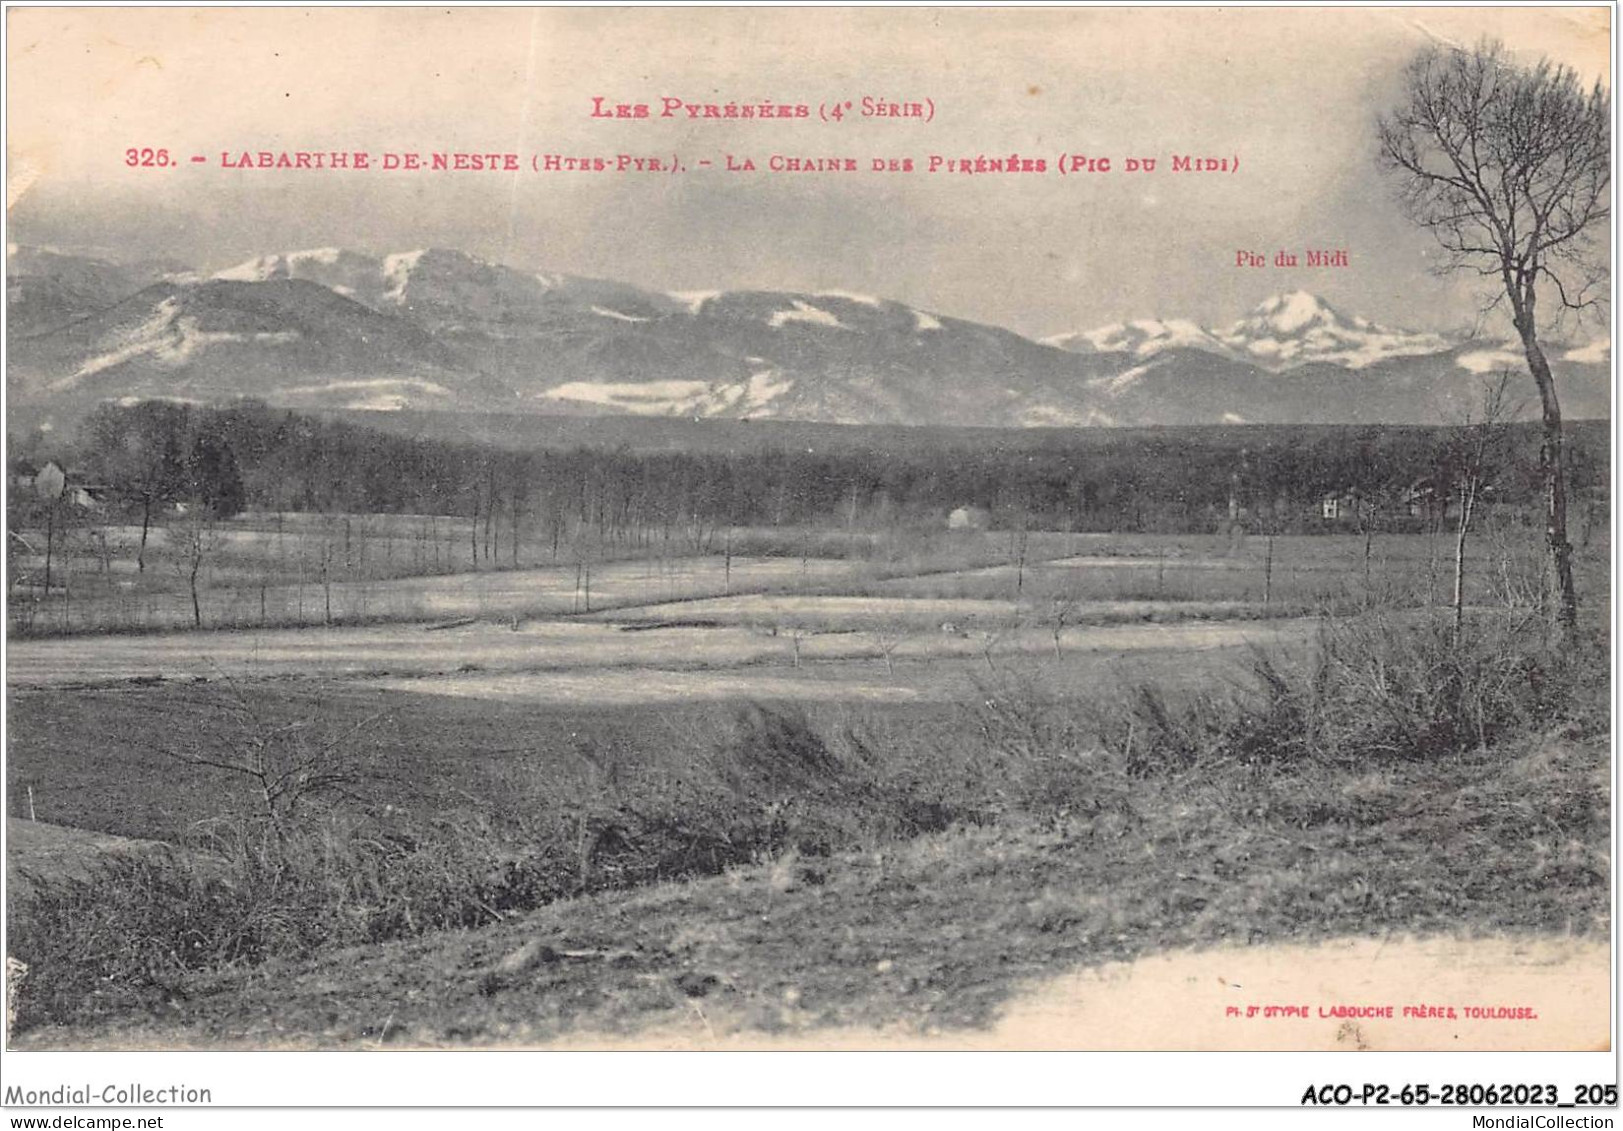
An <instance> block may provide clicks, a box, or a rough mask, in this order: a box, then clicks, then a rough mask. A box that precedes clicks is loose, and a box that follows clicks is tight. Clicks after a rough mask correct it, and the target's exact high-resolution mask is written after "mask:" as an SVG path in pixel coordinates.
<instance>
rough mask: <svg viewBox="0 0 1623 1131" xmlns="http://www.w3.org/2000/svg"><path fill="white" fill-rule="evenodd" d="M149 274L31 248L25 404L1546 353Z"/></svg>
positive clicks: (263, 264)
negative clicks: (159, 278) (1022, 331)
mask: <svg viewBox="0 0 1623 1131" xmlns="http://www.w3.org/2000/svg"><path fill="white" fill-rule="evenodd" d="M148 277H149V276H148V275H145V274H142V273H140V272H134V273H132V272H131V270H130V269H126V268H119V267H114V266H113V265H111V264H106V263H102V262H101V261H98V260H94V259H91V258H87V257H72V256H64V255H62V254H60V253H46V252H38V251H35V252H29V251H26V250H25V249H12V254H11V262H10V272H9V274H8V287H7V300H8V312H9V314H10V319H9V327H10V330H9V342H8V344H9V347H10V361H11V367H10V369H9V371H8V382H7V387H8V390H9V391H10V393H11V395H12V396H13V398H14V402H15V403H25V402H28V403H33V404H35V405H45V406H49V407H51V408H53V409H54V408H60V409H61V410H62V412H63V413H64V414H65V415H64V418H63V420H64V422H66V421H67V419H68V418H69V417H70V416H71V414H72V413H74V412H81V411H84V410H86V409H87V408H88V407H89V406H91V405H93V404H95V403H97V402H98V401H102V400H115V401H119V400H128V399H129V398H131V397H137V398H139V397H165V398H169V399H183V400H189V401H197V402H200V403H208V402H211V401H213V402H218V401H226V400H232V399H236V398H239V397H244V396H247V397H256V398H259V399H263V400H266V401H269V402H270V403H274V404H281V405H286V406H288V407H368V408H427V409H433V410H437V411H483V412H488V411H497V412H554V413H592V414H602V413H631V414H640V415H648V414H658V415H682V416H697V417H704V416H719V417H734V418H737V417H764V418H778V419H790V420H810V421H825V422H842V423H885V424H945V425H990V426H1001V427H1030V426H1085V425H1104V424H1166V425H1173V424H1203V423H1218V422H1222V421H1225V420H1230V421H1232V420H1244V421H1248V422H1253V423H1292V422H1294V423H1360V424H1363V423H1372V424H1380V423H1420V422H1430V423H1446V422H1449V421H1455V420H1459V419H1463V418H1464V414H1465V413H1466V412H1467V410H1468V409H1469V407H1470V406H1471V405H1472V404H1473V403H1476V401H1475V399H1476V398H1479V397H1480V376H1481V374H1483V373H1487V372H1491V371H1492V370H1494V369H1496V368H1499V367H1500V366H1503V365H1512V366H1515V367H1517V368H1518V369H1520V368H1521V367H1523V366H1524V365H1525V361H1524V360H1523V359H1521V357H1520V350H1519V346H1517V345H1515V344H1502V343H1499V342H1497V341H1493V340H1487V341H1456V340H1451V339H1449V338H1446V337H1444V336H1443V335H1440V334H1425V333H1415V332H1411V331H1402V330H1391V329H1387V328H1384V327H1380V326H1377V325H1375V324H1373V323H1371V322H1369V321H1368V320H1366V319H1362V318H1357V317H1349V316H1346V315H1343V314H1341V313H1340V312H1338V311H1336V310H1335V309H1334V308H1332V307H1330V306H1329V305H1328V304H1327V303H1324V302H1323V301H1322V300H1320V299H1318V298H1315V297H1314V296H1312V295H1309V294H1306V293H1304V292H1295V293H1292V294H1285V295H1280V296H1276V297H1275V298H1273V299H1270V300H1268V301H1267V302H1265V303H1263V304H1261V305H1260V306H1259V307H1257V308H1256V309H1255V310H1254V311H1252V312H1251V313H1250V314H1249V315H1248V316H1247V317H1245V318H1243V319H1240V320H1239V321H1237V322H1235V323H1233V324H1232V325H1230V326H1228V327H1226V328H1224V329H1222V330H1212V329H1209V328H1207V327H1204V326H1201V325H1200V324H1198V323H1196V322H1193V321H1191V320H1188V319H1182V318H1162V319H1140V320H1136V321H1124V322H1120V323H1116V324H1113V325H1110V326H1105V327H1101V328H1099V329H1097V330H1091V331H1084V332H1080V333H1073V334H1065V335H1060V336H1058V337H1055V338H1052V339H1049V340H1048V341H1046V342H1037V341H1033V340H1031V339H1029V338H1026V337H1023V336H1021V335H1019V334H1016V333H1013V332H1011V331H1009V330H1005V329H1001V328H999V327H996V326H990V325H985V324H980V323H975V322H969V321H965V320H963V319H958V318H951V317H948V316H945V315H939V314H935V313H930V312H926V311H923V310H919V309H916V308H914V307H912V306H909V305H907V304H904V303H900V302H895V301H892V300H889V299H885V298H881V297H877V296H873V295H869V294H864V293H857V292H849V291H840V290H832V289H824V290H818V291H811V290H808V291H802V292H782V291H760V290H731V291H729V290H713V291H702V292H683V293H680V294H668V293H664V292H659V291H650V290H643V289H641V288H638V287H635V286H631V285H628V284H624V283H618V282H614V281H610V280H601V279H590V278H584V277H579V276H571V275H560V274H551V273H543V272H537V271H533V270H521V269H519V268H516V267H511V266H507V265H504V264H499V263H492V262H489V261H486V260H483V259H480V258H479V257H477V256H473V255H469V254H467V253H464V252H461V251H456V250H451V249H444V248H425V249H421V250H413V251H398V252H393V253H390V254H388V255H373V254H369V253H364V252H356V251H351V250H347V249H344V248H339V247H316V248H310V249H306V250H302V251H283V252H277V253H273V254H267V255H262V256H257V257H255V258H253V259H250V260H248V261H246V262H244V263H241V264H238V265H236V266H235V267H231V268H228V269H227V270H225V271H222V272H219V274H218V276H217V277H215V278H213V279H207V280H204V279H198V278H197V277H195V276H179V277H175V276H171V277H170V278H169V280H168V281H166V282H163V283H160V284H158V285H156V286H146V287H145V289H140V287H141V286H142V285H145V284H143V283H142V282H141V280H142V279H145V278H148ZM131 287H135V288H136V289H135V290H130V288H131ZM30 311H34V312H38V313H39V315H40V317H39V319H37V320H35V321H32V322H30V321H29V320H28V319H27V318H26V317H22V316H23V315H27V314H29V313H30ZM24 327H27V328H28V329H29V330H30V331H37V332H24ZM41 327H43V329H40V328H41ZM1547 349H1548V352H1549V354H1550V357H1551V359H1552V361H1555V362H1556V370H1557V381H1558V385H1559V386H1560V387H1561V390H1562V398H1563V405H1564V406H1565V407H1567V408H1568V412H1569V415H1571V416H1573V417H1574V418H1578V417H1583V416H1595V415H1605V414H1606V412H1607V411H1609V406H1610V379H1611V378H1610V369H1609V361H1610V347H1609V344H1608V343H1607V342H1605V341H1604V340H1603V341H1599V342H1590V343H1588V344H1584V345H1577V346H1573V345H1568V344H1562V343H1559V342H1555V341H1551V342H1550V343H1549V344H1548V346H1547ZM1569 398H1570V399H1569Z"/></svg>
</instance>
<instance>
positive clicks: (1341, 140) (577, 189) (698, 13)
mask: <svg viewBox="0 0 1623 1131" xmlns="http://www.w3.org/2000/svg"><path fill="white" fill-rule="evenodd" d="M7 15H8V28H7V31H8V42H7V60H8V76H7V98H8V106H7V156H8V165H7V202H8V208H7V219H8V223H7V238H8V240H9V241H11V242H17V243H28V244H41V245H47V246H53V247H58V248H61V249H63V250H70V251H86V252H90V253H93V254H99V255H103V256H106V257H108V258H114V259H124V260H127V259H137V258H152V257H158V258H165V259H173V260H178V261H180V262H183V263H186V264H188V265H192V266H196V267H199V268H202V269H206V270H216V269H221V268H224V267H227V266H230V265H232V264H234V263H237V262H240V261H242V260H244V259H247V258H250V257H252V256H255V255H259V254H263V253H267V252H276V251H284V250H293V249H299V248H307V247H323V246H342V247H349V248H355V249H358V250H365V251H372V252H378V253H385V252H393V251H403V250H410V249H414V248H420V247H426V246H449V247H455V248H460V249H462V250H465V251H468V252H471V253H474V254H477V255H481V256H485V257H487V258H491V259H495V260H499V261H501V262H505V263H508V264H511V265H513V266H517V267H521V268H525V269H534V270H538V271H547V272H564V273H570V274H578V275H587V276H597V277H604V278H611V279H618V280H622V281H625V282H628V283H633V284H636V285H639V286H645V287H650V288H656V289H663V290H673V291H692V290H719V289H741V288H761V289H774V290H824V289H837V290H843V291H849V292H856V293H863V294H874V295H881V296H884V297H888V298H894V299H898V300H900V301H904V302H908V303H910V304H912V305H915V306H918V307H921V308H923V309H926V310H931V311H936V312H940V313H945V314H950V315H954V316H958V317H964V318H970V319H975V320H979V321H985V322H990V323H995V324H998V325H1004V326H1007V327H1009V328H1011V329H1014V330H1017V331H1019V332H1021V333H1026V334H1030V335H1033V336H1043V335H1047V334H1054V333H1060V332H1064V331H1068V330H1075V329H1083V328H1088V327H1093V326H1098V325H1102V324H1105V323H1109V322H1114V321H1121V320H1128V319H1134V318H1144V317H1186V318H1192V319H1195V320H1198V321H1202V322H1207V323H1215V324H1223V323H1226V322H1229V321H1232V320H1234V319H1237V318H1239V317H1241V316H1243V315H1244V314H1245V313H1246V312H1247V311H1248V310H1249V309H1250V308H1252V307H1253V306H1255V305H1256V304H1257V303H1258V302H1260V301H1261V300H1262V299H1263V298H1265V297H1267V296H1268V295H1271V294H1274V293H1278V292H1281V291H1289V290H1297V289H1304V290H1310V291H1313V292H1315V293H1317V294H1319V295H1321V296H1323V297H1324V298H1325V299H1327V300H1328V301H1329V302H1331V303H1332V304H1333V305H1336V306H1337V307H1339V308H1341V309H1343V310H1345V311H1347V312H1349V313H1353V314H1360V315H1363V316H1365V317H1368V318H1371V319H1374V320H1375V321H1378V322H1382V323H1386V324H1391V325H1396V326H1411V327H1417V328H1426V329H1453V328H1459V327H1464V326H1469V325H1470V324H1471V323H1472V322H1473V319H1474V314H1475V310H1476V307H1477V302H1476V300H1475V298H1474V296H1473V294H1472V292H1470V291H1469V290H1468V289H1467V288H1466V286H1465V284H1464V283H1463V282H1462V281H1461V280H1458V279H1444V278H1439V277H1437V276H1436V275H1435V274H1434V273H1433V270H1432V268H1433V267H1434V266H1435V264H1436V262H1437V259H1438V255H1437V251H1436V248H1435V246H1434V244H1433V243H1432V241H1431V237H1430V236H1429V235H1428V234H1426V233H1425V232H1423V231H1421V230H1418V229H1416V228H1414V227H1413V226H1411V225H1410V224H1409V223H1408V221H1406V220H1405V219H1404V218H1403V217H1402V215H1401V213H1400V212H1399V210H1398V208H1397V205H1396V203H1395V199H1394V196H1393V191H1392V189H1393V186H1392V185H1391V183H1390V182H1388V181H1386V180H1384V179H1383V177H1382V175H1381V174H1380V172H1379V170H1378V169H1377V166H1376V163H1375V160H1374V141H1373V137H1374V132H1373V123H1374V119H1375V115H1376V114H1377V112H1378V111H1379V110H1380V109H1382V108H1383V107H1385V106H1387V105H1390V104H1391V103H1392V102H1393V101H1394V100H1395V98H1396V92H1397V90H1398V83H1399V74H1400V71H1401V68H1402V66H1403V64H1404V63H1405V62H1406V61H1407V60H1408V59H1409V58H1410V57H1411V56H1412V55H1413V53H1414V52H1415V51H1416V50H1418V49H1419V48H1421V47H1422V46H1424V45H1425V44H1426V43H1428V42H1434V41H1441V42H1448V43H1460V44H1467V45H1468V44H1471V43H1473V42H1475V41H1476V40H1477V39H1479V38H1480V37H1482V36H1484V35H1488V36H1494V37H1499V38H1503V39H1504V40H1505V41H1506V42H1507V43H1508V44H1509V45H1511V46H1512V48H1513V49H1514V50H1515V51H1516V52H1517V53H1518V54H1519V55H1524V56H1525V57H1526V58H1528V59H1533V58H1536V57H1538V56H1541V55H1544V56H1549V57H1550V58H1553V59H1555V60H1556V61H1558V62H1563V63H1566V64H1569V65H1571V66H1573V67H1574V68H1575V69H1576V70H1577V71H1578V72H1579V73H1580V75H1582V76H1583V77H1584V78H1585V79H1586V81H1592V80H1595V79H1600V80H1602V81H1604V82H1605V83H1606V84H1607V85H1608V86H1610V82H1611V76H1610V66H1609V35H1610V29H1609V18H1610V13H1609V10H1608V9H1605V8H1567V9H1541V10H1528V9H1506V8H1498V9H1470V8H1453V9H1424V8H1400V9H1380V8H1356V9H1328V8H1320V9H1284V10H1282V9H1237V10H1228V9H1216V8H1205V9H1194V10H1191V9H1178V10H1171V9H1164V8H1162V9H1083V10H1055V9H1041V10H1037V9H1026V10H1016V9H1003V10H984V9H918V8H888V9H827V8H824V9H776V10H767V9H750V8H730V9H728V8H660V9H636V10H630V9H609V8H592V9H585V8H576V9H557V8H553V9H545V10H529V11H526V10H520V9H511V8H505V9H471V8H463V9H458V8H453V9H449V10H446V9H422V8H415V9H400V8H396V9H315V10H308V11H301V10H297V9H282V8H262V9H215V10H202V9H150V8H149V9H135V10H130V9H28V8H25V9H16V8H13V9H10V10H9V11H8V13H7ZM594 97H602V98H603V99H604V100H605V102H606V103H607V104H609V105H613V104H615V103H618V102H626V103H628V104H635V103H638V102H642V103H647V104H649V105H650V108H651V114H652V116H651V117H649V118H644V119H629V120H620V119H614V118H611V119H597V118H593V117H592V116H591V109H592V105H593V103H592V100H593V98H594ZM667 97H671V98H677V99H681V100H683V101H687V102H694V103H703V102H716V103H723V104H724V103H726V102H727V101H738V102H754V103H756V104H759V102H760V101H761V100H771V101H772V102H773V103H774V104H789V105H794V104H797V103H799V104H805V105H807V106H808V107H810V112H811V114H812V117H810V118H807V119H804V120H801V119H794V120H788V121H783V120H778V119H773V120H771V121H760V120H750V121H742V120H734V121H726V120H705V119H702V118H701V119H699V120H689V119H687V118H686V117H685V116H684V114H683V113H682V112H678V115H677V116H676V117H674V118H661V117H659V116H658V113H659V110H660V108H661V106H662V101H661V100H662V99H664V98H667ZM864 97H870V98H875V99H878V100H881V101H887V102H897V103H906V102H919V103H925V104H927V105H930V106H932V107H933V117H932V118H931V119H930V120H928V121H924V120H919V119H913V118H905V117H904V118H895V119H892V118H877V117H863V116H861V114H860V112H859V111H860V105H861V100H862V99H863V98H864ZM845 101H850V102H851V103H852V106H853V111H858V112H854V113H852V114H851V115H850V116H848V117H846V118H845V119H844V120H841V121H838V122H829V123H825V122H823V121H821V120H819V118H818V113H819V108H820V107H821V106H824V105H833V104H839V103H843V102H845ZM132 147H133V148H137V149H139V148H141V147H151V148H153V149H158V148H165V149H167V150H168V151H169V152H170V153H171V154H174V155H176V156H177V157H181V163H180V164H179V166H178V167H174V168H167V169H156V168H143V167H136V168H130V167H128V166H126V165H125V163H124V162H125V160H126V153H127V151H128V150H129V149H131V148H132ZM357 149H358V150H365V151H368V152H369V153H371V154H373V155H374V157H373V160H374V162H376V161H378V160H380V159H381V158H380V157H379V156H378V155H380V154H382V153H383V152H402V153H403V152H417V153H423V154H427V153H431V152H436V151H439V152H455V151H472V152H514V153H518V154H520V155H521V161H522V163H523V164H522V167H521V170H520V171H518V172H481V173H445V172H421V171H418V172H409V171H391V172H385V171H382V170H378V169H372V170H368V171H365V172H360V171H315V170H284V171H276V170H257V169H251V170H243V169H227V168H221V167H220V164H221V154H222V152H230V153H232V154H233V155H235V154H236V153H240V152H241V151H243V150H247V151H251V152H258V151H260V150H270V151H282V150H289V151H332V150H357ZM546 153H555V154H559V155H575V156H603V157H606V158H609V159H613V158H614V157H615V156H617V155H619V154H628V155H637V156H645V157H656V156H657V157H662V158H663V159H665V160H667V161H668V160H670V159H672V158H675V159H677V160H680V161H682V162H684V164H685V165H686V171H685V172H682V173H678V174H657V173H646V174H617V173H607V172H604V173H598V172H576V173H564V172H558V173H538V172H535V171H533V170H532V169H531V168H530V167H529V162H530V160H531V157H532V156H533V155H539V154H546ZM192 154H196V155H200V156H205V157H207V159H208V160H207V162H206V163H203V164H195V165H194V164H193V163H192V162H190V160H189V157H190V156H191V155H192ZM728 154H731V155H733V157H734V160H735V162H739V163H741V162H742V160H743V159H746V158H747V159H749V160H751V161H753V162H754V163H755V164H756V165H757V170H756V171H755V172H728V171H725V169H724V167H723V166H725V164H726V157H727V155H728ZM775 154H776V155H781V156H791V157H792V156H800V157H827V156H839V157H849V158H853V159H855V160H856V161H857V162H858V165H859V168H860V170H861V171H859V172H857V173H835V174H824V173H778V174H773V173H770V172H767V171H765V166H766V163H767V161H768V160H769V159H770V158H771V157H772V156H773V155H775ZM1010 154H1019V155H1021V156H1022V157H1027V158H1042V159H1043V160H1044V161H1045V162H1046V163H1047V165H1048V166H1049V171H1048V172H1046V173H1042V174H1020V175H996V174H985V175H972V176H964V175H958V174H949V173H944V172H943V173H936V174H929V173H926V172H924V171H923V169H924V166H925V165H926V163H927V161H928V159H929V157H930V156H931V155H936V156H940V157H942V158H958V157H965V156H967V157H969V158H972V159H973V158H974V157H975V156H976V155H984V156H987V157H1007V156H1008V155H1010ZM1077 154H1081V155H1087V156H1090V157H1109V158H1111V160H1112V167H1113V168H1112V172H1110V173H1108V174H1106V173H1102V172H1096V173H1092V174H1089V173H1077V174H1071V175H1066V176H1060V175H1058V174H1057V173H1055V172H1054V171H1053V169H1054V166H1055V165H1056V164H1057V163H1058V161H1059V159H1060V157H1061V155H1077ZM1177 154H1188V155H1195V156H1213V157H1226V158H1229V159H1230V160H1231V161H1233V159H1234V158H1236V157H1237V158H1238V165H1237V168H1236V169H1235V170H1234V171H1232V172H1226V173H1187V172H1185V173H1174V172H1173V171H1172V170H1171V168H1170V163H1171V159H1172V157H1173V156H1174V155H1177ZM1133 156H1138V157H1152V158H1155V159H1156V161H1157V167H1156V170H1155V171H1154V172H1151V173H1144V172H1139V173H1128V172H1126V171H1124V170H1123V169H1122V163H1123V161H1124V160H1125V159H1126V158H1128V157H1133ZM892 157H894V158H898V159H900V158H904V157H911V158H912V159H913V160H914V162H915V171H914V172H912V173H888V172H886V173H880V172H873V171H872V170H871V166H872V162H873V161H874V160H875V159H881V160H886V159H889V158H892ZM701 160H709V161H711V162H712V165H711V166H710V167H709V168H702V167H700V166H699V165H698V162H699V161H701ZM1309 248H1323V249H1344V250H1346V252H1347V255H1348V266H1347V267H1345V268H1309V267H1307V266H1306V265H1305V262H1301V261H1300V260H1301V259H1302V257H1303V253H1304V252H1305V250H1306V249H1309ZM1242 249H1244V250H1248V251H1254V252H1260V253H1262V255H1263V256H1264V257H1265V259H1266V260H1268V265H1267V266H1265V267H1262V268H1254V267H1247V268H1240V267H1237V266H1236V258H1237V252H1238V251H1240V250H1242ZM1280 250H1288V251H1291V252H1294V253H1296V254H1297V255H1298V257H1299V262H1298V264H1297V265H1296V266H1295V267H1289V266H1282V267H1276V266H1274V265H1273V263H1272V260H1273V257H1274V255H1275V253H1276V252H1278V251H1280Z"/></svg>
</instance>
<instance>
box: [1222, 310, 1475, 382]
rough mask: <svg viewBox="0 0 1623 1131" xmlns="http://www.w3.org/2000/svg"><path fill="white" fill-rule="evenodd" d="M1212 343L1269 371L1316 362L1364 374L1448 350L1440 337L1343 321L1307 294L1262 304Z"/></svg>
mask: <svg viewBox="0 0 1623 1131" xmlns="http://www.w3.org/2000/svg"><path fill="white" fill-rule="evenodd" d="M1215 337H1216V338H1217V339H1218V340H1219V341H1221V342H1222V343H1223V344H1224V345H1226V346H1228V347H1229V348H1230V349H1233V350H1234V351H1235V352H1236V353H1238V354H1239V355H1241V356H1244V357H1247V358H1250V359H1251V360H1253V361H1255V362H1257V363H1258V364H1259V365H1262V366H1264V367H1265V368H1271V369H1286V368H1289V367H1291V366H1293V365H1301V364H1305V363H1308V362H1315V361H1327V362H1333V363H1335V364H1337V365H1341V366H1343V367H1345V368H1347V369H1363V368H1366V367H1367V366H1370V365H1374V364H1375V363H1376V362H1379V361H1384V360H1386V359H1388V358H1394V357H1415V356H1419V355H1424V354H1432V353H1440V352H1442V351H1443V350H1446V349H1448V348H1449V346H1450V345H1451V343H1450V342H1449V340H1448V339H1446V338H1444V337H1443V336H1442V335H1440V334H1427V333H1416V332H1413V331H1409V330H1389V329H1387V328H1386V327H1383V326H1377V325H1375V324H1374V323H1373V322H1370V321H1369V320H1367V319H1364V318H1344V317H1343V316H1342V315H1341V314H1340V313H1339V312H1338V311H1336V309H1335V308H1334V307H1332V306H1331V305H1330V304H1329V303H1327V302H1325V301H1324V300H1323V299H1321V298H1319V297H1318V296H1317V295H1312V294H1308V293H1307V292H1306V291H1292V292H1290V293H1289V294H1282V295H1275V296H1274V297H1272V298H1269V299H1267V300H1265V301H1264V302H1263V303H1262V304H1261V305H1259V306H1258V307H1257V308H1256V309H1255V310H1254V311H1252V312H1251V314H1250V315H1248V316H1247V317H1245V318H1242V319H1240V320H1239V321H1238V322H1236V323H1234V324H1233V325H1232V326H1230V327H1228V328H1227V329H1226V330H1221V331H1218V332H1217V333H1216V334H1215Z"/></svg>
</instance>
